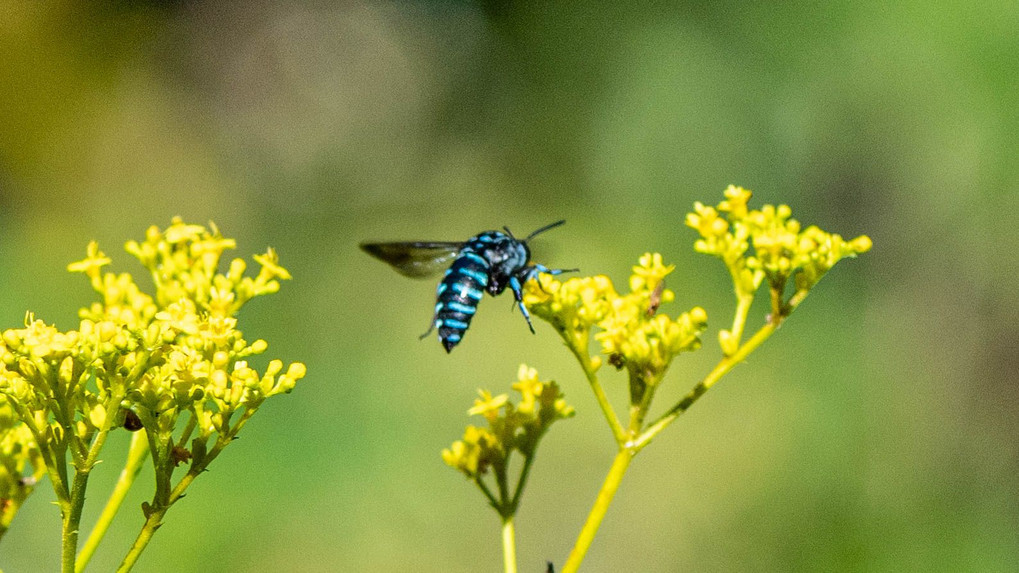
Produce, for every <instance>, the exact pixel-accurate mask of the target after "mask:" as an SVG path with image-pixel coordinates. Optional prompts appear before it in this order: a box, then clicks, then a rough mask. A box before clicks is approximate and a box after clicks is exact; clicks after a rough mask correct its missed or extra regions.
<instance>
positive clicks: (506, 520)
mask: <svg viewBox="0 0 1019 573" xmlns="http://www.w3.org/2000/svg"><path fill="white" fill-rule="evenodd" d="M502 565H503V571H505V573H517V542H516V535H515V533H514V531H513V514H510V515H507V516H505V517H503V518H502Z"/></svg>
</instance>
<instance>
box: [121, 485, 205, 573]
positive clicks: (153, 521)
mask: <svg viewBox="0 0 1019 573" xmlns="http://www.w3.org/2000/svg"><path fill="white" fill-rule="evenodd" d="M202 471H203V470H197V471H196V470H195V469H194V468H192V469H190V470H188V473H187V474H185V475H184V477H182V478H181V480H180V483H178V484H177V487H175V488H173V492H171V493H170V495H169V498H168V499H167V500H166V501H164V502H162V503H159V504H158V505H155V504H154V505H153V506H152V508H151V509H150V510H149V514H148V515H147V516H146V518H145V525H143V526H142V530H141V531H140V532H139V533H138V537H137V538H135V540H134V544H133V545H132V546H131V549H130V551H128V552H127V555H126V556H125V557H124V561H122V562H121V564H120V567H118V568H117V573H127V572H128V571H130V570H131V568H132V567H134V564H135V563H136V562H137V561H138V558H139V557H141V554H142V551H144V550H145V547H147V546H148V544H149V541H151V540H152V536H153V535H154V534H155V533H156V530H157V529H159V527H160V526H161V525H162V524H163V516H165V515H166V512H167V510H169V509H170V506H171V505H173V504H174V502H176V501H177V500H178V499H180V498H181V497H182V496H183V495H184V491H185V490H187V488H188V486H190V485H191V482H193V481H194V479H195V477H196V476H197V475H198V474H199V473H201V472H202Z"/></svg>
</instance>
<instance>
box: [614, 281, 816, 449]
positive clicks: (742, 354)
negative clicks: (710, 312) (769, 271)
mask: <svg viewBox="0 0 1019 573" xmlns="http://www.w3.org/2000/svg"><path fill="white" fill-rule="evenodd" d="M806 296H807V292H806V291H800V292H798V293H796V295H794V296H793V297H792V298H790V299H789V302H788V303H786V304H785V305H781V304H780V305H779V308H781V309H782V311H781V312H780V313H778V314H773V315H772V320H771V322H769V323H767V324H765V325H764V326H762V327H761V329H760V330H758V331H757V333H756V334H754V336H753V337H751V338H750V339H749V340H747V341H746V343H745V344H743V345H742V346H740V347H739V349H738V350H737V351H736V352H734V353H733V354H731V355H729V356H725V357H723V358H722V359H721V360H720V361H719V362H718V364H717V365H716V366H715V368H714V369H713V370H712V371H711V372H709V373H708V375H707V376H705V377H704V379H703V380H701V381H700V382H699V383H698V384H697V385H696V386H694V388H693V390H691V391H690V393H689V394H687V395H686V396H684V397H683V399H682V400H680V401H679V402H678V403H676V405H675V406H673V407H672V408H670V409H669V410H668V411H667V412H666V413H665V414H663V415H662V417H660V418H659V419H658V420H657V421H656V422H655V423H653V424H651V425H650V426H648V428H647V429H646V430H644V432H642V433H641V435H640V437H638V438H637V440H636V441H635V442H634V444H633V446H634V448H635V451H640V450H641V449H643V448H644V446H646V445H648V444H649V443H650V442H651V440H652V439H654V437H655V436H657V435H658V434H659V433H660V432H661V431H662V430H664V429H665V428H666V427H667V426H668V425H669V424H671V423H672V422H673V421H674V420H675V419H676V418H678V417H679V416H680V415H681V414H682V413H683V412H685V411H686V410H687V408H689V407H690V406H692V405H693V403H694V402H696V401H697V399H698V398H700V397H701V395H702V394H704V393H705V392H707V391H708V388H711V387H712V386H714V385H715V383H716V382H718V380H719V379H721V378H722V376H724V375H726V374H727V373H728V372H729V371H730V370H732V369H733V368H734V367H735V366H736V365H737V364H739V363H740V362H742V361H743V360H745V359H746V357H747V356H748V355H749V354H750V353H751V352H753V351H754V350H756V349H757V347H758V346H760V345H761V344H763V343H764V341H765V340H767V339H768V338H770V337H771V335H772V334H774V333H775V331H776V330H778V327H779V326H781V325H782V322H783V321H784V320H785V319H786V317H788V316H789V314H790V313H792V311H793V310H794V309H795V308H796V307H797V306H798V305H799V304H800V303H801V302H803V299H804V298H806Z"/></svg>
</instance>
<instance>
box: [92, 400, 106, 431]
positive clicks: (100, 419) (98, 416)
mask: <svg viewBox="0 0 1019 573" xmlns="http://www.w3.org/2000/svg"><path fill="white" fill-rule="evenodd" d="M88 419H89V421H90V422H92V426H93V427H96V428H101V427H103V424H105V423H106V408H104V407H103V405H102V404H96V405H95V406H93V407H92V409H91V410H90V411H89V413H88Z"/></svg>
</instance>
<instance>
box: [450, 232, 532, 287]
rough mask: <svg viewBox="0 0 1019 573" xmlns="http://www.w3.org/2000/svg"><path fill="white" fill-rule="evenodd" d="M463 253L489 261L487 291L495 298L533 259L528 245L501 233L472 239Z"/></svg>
mask: <svg viewBox="0 0 1019 573" xmlns="http://www.w3.org/2000/svg"><path fill="white" fill-rule="evenodd" d="M463 251H470V252H472V253H474V254H476V255H479V256H480V257H482V258H483V259H485V260H486V261H488V265H489V270H488V272H489V279H488V287H487V289H486V290H488V292H489V294H491V295H493V296H494V295H497V294H499V293H501V292H502V291H503V290H505V289H506V285H507V284H509V280H510V278H511V277H513V276H514V275H515V274H517V273H518V272H520V270H521V269H523V268H525V267H526V266H527V262H528V261H529V260H530V258H531V252H530V250H529V249H528V248H527V245H526V244H524V243H523V242H521V241H518V240H516V239H514V238H513V237H510V236H509V235H507V234H505V233H502V232H499V231H486V232H484V233H481V234H480V235H478V236H476V237H471V238H470V239H469V240H468V241H467V243H466V244H464V248H463ZM463 251H462V252H463Z"/></svg>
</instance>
